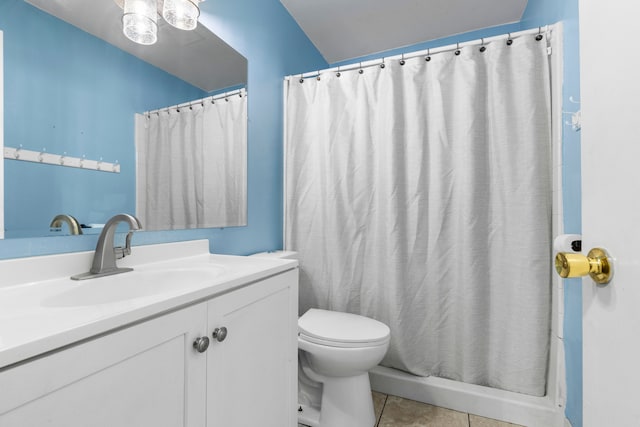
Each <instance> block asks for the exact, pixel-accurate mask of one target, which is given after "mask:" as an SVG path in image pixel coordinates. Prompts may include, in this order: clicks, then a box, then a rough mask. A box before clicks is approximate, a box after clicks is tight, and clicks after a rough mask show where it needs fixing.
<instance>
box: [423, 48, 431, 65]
mask: <svg viewBox="0 0 640 427" xmlns="http://www.w3.org/2000/svg"><path fill="white" fill-rule="evenodd" d="M424 60H425V61H427V62H429V61H431V49H428V48H427V57H426V58H424Z"/></svg>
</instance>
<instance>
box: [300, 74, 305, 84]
mask: <svg viewBox="0 0 640 427" xmlns="http://www.w3.org/2000/svg"><path fill="white" fill-rule="evenodd" d="M299 81H300V83H304V78H303V77H302V74H300V80H299Z"/></svg>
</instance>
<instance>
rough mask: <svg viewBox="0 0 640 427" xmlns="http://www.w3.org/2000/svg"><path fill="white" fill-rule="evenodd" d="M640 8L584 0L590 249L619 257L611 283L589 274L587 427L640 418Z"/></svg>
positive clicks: (619, 1) (628, 2)
mask: <svg viewBox="0 0 640 427" xmlns="http://www.w3.org/2000/svg"><path fill="white" fill-rule="evenodd" d="M639 14H640V3H638V2H637V1H636V0H613V1H606V2H603V1H600V0H580V55H581V101H582V120H583V121H582V218H583V219H582V227H583V230H582V232H583V249H586V250H587V251H588V250H589V249H591V248H593V247H602V248H605V249H606V250H607V251H608V252H609V255H610V257H611V258H612V259H613V279H612V281H611V282H610V283H609V284H608V285H600V286H598V285H595V284H594V283H593V281H592V280H591V279H590V278H589V277H587V278H585V279H583V333H584V336H583V339H584V345H583V351H584V379H583V380H584V425H585V426H587V427H602V426H617V427H626V426H630V427H631V426H639V425H640V404H639V403H638V397H639V394H640V392H638V389H639V387H640V252H639V251H638V248H639V247H640V167H638V162H640V130H639V129H638V126H637V124H638V122H639V120H638V119H639V117H640V77H639V75H638V72H639V70H640V54H639V53H638V50H637V47H636V46H635V37H636V36H637V28H638V25H637V20H638V16H639ZM583 252H584V251H583ZM585 253H586V252H585Z"/></svg>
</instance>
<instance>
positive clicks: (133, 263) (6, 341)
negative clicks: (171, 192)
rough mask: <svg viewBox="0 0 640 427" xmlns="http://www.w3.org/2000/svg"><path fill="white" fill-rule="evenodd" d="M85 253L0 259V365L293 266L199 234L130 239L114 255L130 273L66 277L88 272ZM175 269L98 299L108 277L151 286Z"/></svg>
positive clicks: (109, 282)
mask: <svg viewBox="0 0 640 427" xmlns="http://www.w3.org/2000/svg"><path fill="white" fill-rule="evenodd" d="M92 259H93V252H81V253H73V254H62V255H50V256H41V257H31V258H20V259H15V260H4V261H0V369H2V368H3V367H7V366H9V365H12V364H15V363H18V362H20V361H23V360H25V359H28V358H31V357H34V356H38V355H40V354H43V353H46V352H49V351H52V350H55V349H57V348H60V347H64V346H66V345H69V344H73V343H75V342H78V341H80V340H84V339H87V338H90V337H93V336H96V335H99V334H103V333H105V332H108V331H110V330H113V329H116V328H119V327H123V326H126V325H128V324H130V323H133V322H137V321H140V320H143V319H147V318H150V317H153V316H156V315H158V314H161V313H164V312H168V311H171V310H174V309H176V308H179V307H183V306H186V305H189V304H193V303H196V302H198V301H202V300H205V299H208V298H211V297H213V296H215V295H218V294H221V293H224V292H228V291H230V290H232V289H235V288H238V287H241V286H244V285H246V284H249V283H252V282H255V281H257V280H260V279H263V278H266V277H269V276H272V275H274V274H278V273H282V272H284V271H287V270H291V269H293V268H296V267H297V265H298V263H297V261H295V260H284V259H272V258H260V257H241V256H227V255H212V254H210V253H209V242H208V241H207V240H198V241H191V242H179V243H167V244H159V245H149V246H135V247H133V248H132V254H131V256H129V257H126V258H124V259H122V260H118V261H117V264H118V267H133V268H134V271H133V272H128V273H122V274H118V275H114V276H107V277H105V278H98V279H91V280H84V281H74V280H71V279H70V278H69V277H70V276H71V275H72V274H76V273H82V272H84V271H88V269H89V267H90V264H91V260H92ZM181 271H184V272H185V273H187V274H186V275H185V276H184V277H185V282H184V283H180V284H178V285H177V286H175V287H173V286H170V287H166V288H165V287H163V288H162V291H161V292H152V293H151V294H150V295H148V294H145V293H140V294H136V293H135V292H134V293H133V294H132V295H133V297H132V298H126V299H118V298H114V299H112V300H108V301H107V300H105V301H102V300H100V298H101V297H100V295H99V294H100V291H99V289H100V288H101V287H102V289H108V286H111V285H112V284H114V283H115V284H116V285H117V286H124V287H123V288H122V289H125V291H126V287H127V286H129V285H130V284H131V286H136V285H135V283H136V281H138V280H139V279H140V280H141V282H143V281H145V280H146V281H147V282H148V286H153V278H154V277H155V278H159V277H163V278H164V279H167V278H168V279H170V280H175V281H176V282H177V281H178V278H181V277H182V274H181ZM114 280H121V282H118V283H116V282H113V281H114ZM165 281H166V280H165ZM92 286H93V287H94V288H93V289H91V287H92ZM94 290H95V291H96V292H95V293H94V292H93V291H94ZM94 294H96V296H95V298H94V297H93V295H94ZM69 295H72V296H78V295H79V296H80V299H79V300H78V301H80V303H75V302H72V303H68V302H66V301H67V299H66V298H67V296H69ZM94 299H95V301H94ZM72 301H76V300H72Z"/></svg>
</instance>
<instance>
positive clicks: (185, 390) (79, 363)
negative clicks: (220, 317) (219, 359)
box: [0, 304, 206, 427]
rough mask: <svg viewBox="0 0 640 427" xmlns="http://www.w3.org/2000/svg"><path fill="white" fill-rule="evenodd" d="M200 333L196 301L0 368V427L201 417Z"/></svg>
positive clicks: (202, 312)
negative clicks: (194, 345) (70, 345)
mask: <svg viewBox="0 0 640 427" xmlns="http://www.w3.org/2000/svg"><path fill="white" fill-rule="evenodd" d="M200 335H206V304H199V305H196V306H193V307H189V308H186V309H183V310H180V311H177V312H174V313H170V314H167V315H164V316H162V317H159V318H156V319H152V320H149V321H146V322H143V323H140V324H137V325H134V326H131V327H128V328H126V329H122V330H119V331H116V332H113V333H110V334H107V335H104V336H102V337H99V338H96V339H92V340H89V341H87V342H84V343H81V344H78V345H75V346H73V347H70V348H68V349H65V350H61V351H58V352H56V353H53V354H51V355H48V356H46V357H41V358H39V359H35V360H33V361H31V362H28V363H25V364H22V365H19V366H16V367H13V368H10V369H7V370H5V371H3V372H0V426H2V427H34V426H38V427H42V426H59V427H75V426H77V427H87V426H92V427H102V426H104V427H114V426H118V427H140V426H154V427H160V426H166V427H179V426H193V427H196V426H197V427H201V426H203V425H204V423H205V410H206V408H205V402H206V400H205V393H206V383H205V381H206V378H205V375H204V373H205V371H206V352H205V353H202V354H201V353H198V352H197V351H196V350H195V349H194V348H193V341H194V340H195V339H196V338H197V337H198V336H200Z"/></svg>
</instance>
